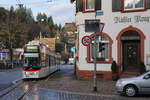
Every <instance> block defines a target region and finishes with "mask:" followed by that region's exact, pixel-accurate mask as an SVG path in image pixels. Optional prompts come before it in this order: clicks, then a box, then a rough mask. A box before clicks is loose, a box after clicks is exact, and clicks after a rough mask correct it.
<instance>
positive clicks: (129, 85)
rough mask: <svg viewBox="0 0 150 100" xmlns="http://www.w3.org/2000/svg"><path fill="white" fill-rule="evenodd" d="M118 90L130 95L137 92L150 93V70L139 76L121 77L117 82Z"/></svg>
mask: <svg viewBox="0 0 150 100" xmlns="http://www.w3.org/2000/svg"><path fill="white" fill-rule="evenodd" d="M116 90H117V92H118V93H121V94H122V93H125V94H126V96H129V97H132V96H135V95H136V94H148V93H149V94H150V71H147V72H146V73H144V74H142V75H140V76H137V77H133V78H124V79H119V80H118V81H117V83H116Z"/></svg>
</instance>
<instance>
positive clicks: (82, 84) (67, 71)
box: [39, 65, 116, 95]
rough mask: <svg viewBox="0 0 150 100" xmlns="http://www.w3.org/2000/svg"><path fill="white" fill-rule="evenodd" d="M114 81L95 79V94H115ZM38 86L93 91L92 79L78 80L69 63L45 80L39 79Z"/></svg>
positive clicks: (84, 91)
mask: <svg viewBox="0 0 150 100" xmlns="http://www.w3.org/2000/svg"><path fill="white" fill-rule="evenodd" d="M115 83H116V82H113V81H97V90H98V92H95V94H96V93H100V94H109V95H112V94H113V95H114V94H116V92H115ZM39 87H41V88H49V89H53V90H63V91H71V92H82V93H94V92H93V91H92V90H93V80H91V81H81V80H78V79H77V78H76V77H75V75H74V72H73V66H70V65H66V66H63V67H62V68H61V71H60V72H56V73H54V74H53V75H51V76H50V77H49V78H48V80H47V81H46V82H42V81H41V83H40V86H39Z"/></svg>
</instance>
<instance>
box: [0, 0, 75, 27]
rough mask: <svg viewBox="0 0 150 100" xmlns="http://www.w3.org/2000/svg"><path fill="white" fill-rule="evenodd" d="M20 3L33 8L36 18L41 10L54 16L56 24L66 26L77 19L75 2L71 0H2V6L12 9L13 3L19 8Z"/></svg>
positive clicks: (0, 2) (0, 5) (0, 1)
mask: <svg viewBox="0 0 150 100" xmlns="http://www.w3.org/2000/svg"><path fill="white" fill-rule="evenodd" d="M18 3H22V4H24V7H27V8H31V10H32V12H33V16H34V18H36V16H37V14H38V13H39V12H41V13H45V14H46V15H47V16H48V17H49V16H52V17H53V20H54V23H55V24H61V25H63V26H64V25H65V23H69V22H74V21H75V4H71V3H70V0H0V7H4V8H6V9H10V6H11V5H13V6H14V8H17V5H16V4H18Z"/></svg>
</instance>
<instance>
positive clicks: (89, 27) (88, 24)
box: [85, 20, 100, 32]
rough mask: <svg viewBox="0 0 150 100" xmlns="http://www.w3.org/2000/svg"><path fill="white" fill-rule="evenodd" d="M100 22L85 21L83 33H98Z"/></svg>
mask: <svg viewBox="0 0 150 100" xmlns="http://www.w3.org/2000/svg"><path fill="white" fill-rule="evenodd" d="M99 24H100V20H85V32H99V31H100V28H99Z"/></svg>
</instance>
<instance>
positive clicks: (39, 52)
mask: <svg viewBox="0 0 150 100" xmlns="http://www.w3.org/2000/svg"><path fill="white" fill-rule="evenodd" d="M23 61H24V64H23V65H24V66H23V79H27V78H42V77H46V76H48V75H49V74H51V73H53V72H55V71H57V70H59V69H60V65H59V64H60V61H61V56H60V55H59V54H56V53H55V52H51V51H50V48H48V47H47V46H46V45H44V44H40V45H30V44H29V45H28V44H27V45H25V47H24V54H23Z"/></svg>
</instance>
